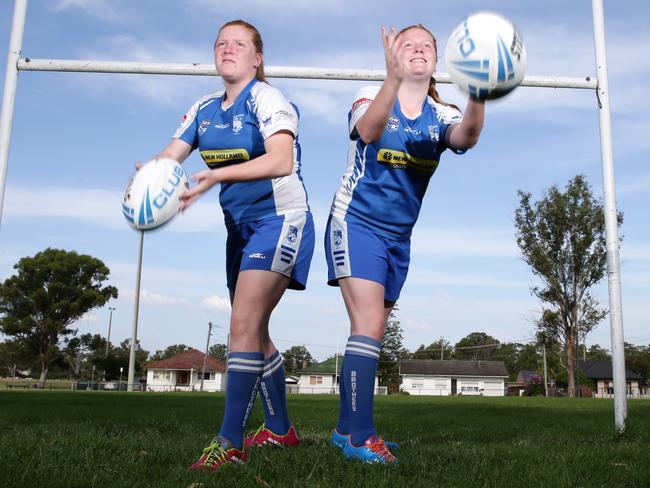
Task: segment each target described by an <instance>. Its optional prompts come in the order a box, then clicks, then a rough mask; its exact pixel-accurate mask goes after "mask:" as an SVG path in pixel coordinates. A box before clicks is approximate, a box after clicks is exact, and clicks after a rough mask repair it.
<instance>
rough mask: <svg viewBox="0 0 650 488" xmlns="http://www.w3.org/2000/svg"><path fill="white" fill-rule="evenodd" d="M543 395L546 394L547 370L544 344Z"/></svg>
mask: <svg viewBox="0 0 650 488" xmlns="http://www.w3.org/2000/svg"><path fill="white" fill-rule="evenodd" d="M543 351H544V396H548V371H547V369H546V346H544V349H543Z"/></svg>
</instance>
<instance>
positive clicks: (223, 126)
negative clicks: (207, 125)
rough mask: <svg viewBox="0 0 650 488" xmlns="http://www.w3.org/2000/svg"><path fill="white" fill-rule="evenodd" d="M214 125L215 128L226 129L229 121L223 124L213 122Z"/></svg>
mask: <svg viewBox="0 0 650 488" xmlns="http://www.w3.org/2000/svg"><path fill="white" fill-rule="evenodd" d="M214 127H215V128H216V129H227V128H228V127H230V122H226V123H225V124H214Z"/></svg>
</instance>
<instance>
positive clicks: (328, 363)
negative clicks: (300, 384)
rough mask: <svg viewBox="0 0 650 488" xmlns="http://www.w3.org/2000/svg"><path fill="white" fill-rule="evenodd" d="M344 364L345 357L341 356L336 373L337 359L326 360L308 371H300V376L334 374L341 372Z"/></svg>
mask: <svg viewBox="0 0 650 488" xmlns="http://www.w3.org/2000/svg"><path fill="white" fill-rule="evenodd" d="M342 364H343V357H341V356H339V364H338V371H336V357H333V358H329V359H326V360H325V361H322V362H320V363H317V364H314V365H313V366H310V367H308V368H306V369H301V370H299V371H298V373H300V374H313V373H320V374H334V373H335V372H338V373H340V372H341V365H342Z"/></svg>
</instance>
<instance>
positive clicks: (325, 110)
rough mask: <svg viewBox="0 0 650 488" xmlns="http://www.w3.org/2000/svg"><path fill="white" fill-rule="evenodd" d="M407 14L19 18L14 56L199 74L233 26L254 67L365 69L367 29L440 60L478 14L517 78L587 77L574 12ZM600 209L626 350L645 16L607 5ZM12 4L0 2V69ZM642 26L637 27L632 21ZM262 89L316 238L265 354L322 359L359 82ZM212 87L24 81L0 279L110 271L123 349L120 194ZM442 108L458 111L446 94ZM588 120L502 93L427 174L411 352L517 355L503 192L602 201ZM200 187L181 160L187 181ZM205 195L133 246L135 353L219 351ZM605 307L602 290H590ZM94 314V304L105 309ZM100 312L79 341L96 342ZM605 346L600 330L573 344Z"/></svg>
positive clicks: (531, 94)
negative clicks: (504, 33) (607, 108)
mask: <svg viewBox="0 0 650 488" xmlns="http://www.w3.org/2000/svg"><path fill="white" fill-rule="evenodd" d="M433 5H434V3H433V2H426V1H410V2H406V3H402V4H401V5H398V3H397V2H388V1H374V2H356V3H355V2H352V3H351V2H344V1H342V0H334V1H330V2H325V3H314V2H312V1H307V0H294V1H288V0H274V1H266V0H259V1H254V0H237V1H235V0H220V1H218V2H217V1H214V0H178V1H174V2H171V1H154V0H142V1H138V2H132V1H127V0H111V1H108V0H52V1H45V0H31V1H30V4H29V9H28V14H27V23H26V28H25V37H24V42H23V56H26V57H32V58H61V59H102V60H113V61H151V62H172V63H191V62H199V63H211V62H212V43H213V41H214V36H215V34H216V31H217V29H218V27H219V26H220V25H221V24H223V23H224V22H225V21H227V20H231V19H234V18H243V19H245V20H248V21H249V22H252V23H253V24H255V25H256V26H257V27H258V28H259V30H260V31H261V33H262V36H263V38H264V42H265V51H266V52H265V63H266V65H267V66H317V67H336V68H362V69H365V68H383V67H384V66H383V53H382V49H381V41H380V37H379V28H380V25H382V24H388V25H395V26H397V27H403V26H405V25H409V24H412V23H417V22H421V23H423V24H425V25H426V26H428V27H429V28H430V29H431V30H432V31H433V32H434V33H435V34H436V36H437V38H438V44H439V46H438V50H439V55H440V56H441V59H440V60H439V63H438V70H439V71H445V68H444V57H443V56H442V54H443V53H444V46H445V44H446V40H447V38H448V36H449V34H450V33H451V31H452V30H453V28H454V27H455V26H456V25H457V24H458V23H459V22H460V21H461V20H462V19H463V18H464V17H465V16H467V15H468V14H470V13H472V12H475V11H477V10H482V9H490V10H494V11H497V12H500V13H502V14H504V15H505V16H507V17H509V18H510V19H511V20H513V21H514V22H515V23H516V24H517V26H518V28H519V29H520V31H521V33H522V34H523V37H524V41H525V43H526V47H527V50H528V74H531V75H555V76H572V77H584V76H594V75H595V60H594V49H593V27H592V17H591V2H589V1H586V0H583V1H580V2H566V1H563V2H560V1H555V0H552V1H551V0H548V1H547V0H542V1H539V2H521V1H500V2H479V1H476V0H474V1H464V0H455V1H437V2H435V9H434V8H433ZM605 7H606V10H605V22H606V36H607V50H608V51H607V52H608V67H609V76H610V78H609V80H610V92H611V93H610V98H611V103H612V110H613V119H612V122H613V136H614V140H613V146H614V159H615V164H616V184H617V203H618V208H619V210H621V211H623V212H624V213H625V224H624V226H623V228H622V234H623V235H624V238H625V240H624V244H623V247H622V250H621V263H622V270H621V273H622V290H623V320H624V328H625V335H626V340H628V341H630V342H633V343H637V344H648V343H650V329H649V327H648V325H649V319H648V316H650V313H649V312H650V305H648V304H649V303H650V225H649V224H650V222H649V220H650V217H649V212H648V209H649V208H650V206H649V205H648V196H649V195H650V169H648V165H647V154H648V152H649V150H650V137H648V128H649V127H650V123H649V122H650V115H649V114H650V102H649V97H648V95H647V87H648V83H647V79H648V75H650V64H649V63H648V62H647V51H648V48H650V34H649V33H648V30H647V28H646V24H645V22H644V21H643V20H642V19H644V18H647V17H648V14H650V12H649V11H650V7H649V6H648V4H647V3H646V2H641V1H626V2H606V5H605ZM12 11H13V2H11V1H8V0H7V1H3V2H0V66H2V67H3V68H4V66H5V63H6V52H7V47H8V41H9V32H10V28H11V16H12ZM643 11H646V13H645V14H643ZM270 82H271V83H272V84H273V85H275V86H278V87H279V88H280V89H282V90H283V91H284V92H285V94H286V95H287V96H288V97H289V98H291V99H292V100H293V101H294V102H296V103H297V104H298V106H299V107H300V109H301V113H302V118H301V124H300V140H301V144H302V149H303V176H304V179H305V182H306V186H307V190H308V192H309V197H310V203H311V205H312V210H313V212H314V216H315V221H316V226H317V247H316V252H315V255H314V260H313V263H312V270H311V274H310V278H309V282H308V290H307V291H306V292H291V291H290V292H288V293H287V294H286V295H285V297H284V299H283V301H282V303H281V304H280V306H279V307H278V308H277V309H276V312H275V314H274V316H273V318H272V320H271V327H272V335H273V337H274V338H275V339H276V343H277V346H278V348H279V349H280V350H285V349H287V348H288V347H290V346H292V345H295V344H305V345H307V347H308V349H309V350H310V351H311V352H312V354H313V355H314V356H315V357H316V358H318V359H323V358H325V357H327V356H329V355H331V354H333V353H334V352H335V350H336V343H337V338H338V342H339V344H341V345H342V344H344V342H345V339H346V337H347V335H348V322H347V316H346V313H345V308H344V306H343V302H342V300H341V297H340V293H339V291H338V289H335V288H330V287H328V286H327V285H326V284H325V281H326V266H325V258H324V254H323V249H322V236H323V229H324V227H325V221H326V218H327V214H328V210H329V205H330V202H331V199H332V196H333V194H334V191H335V190H336V188H337V185H338V183H339V181H340V177H341V175H342V174H343V171H344V168H345V164H346V161H345V159H346V152H347V141H346V118H347V112H348V110H349V106H350V103H351V102H352V100H353V97H354V93H355V91H356V90H357V89H358V88H359V87H361V86H363V85H364V84H366V83H364V82H341V81H314V80H279V79H271V80H270ZM218 86H219V79H218V78H211V77H182V76H143V75H108V74H107V75H103V74H70V73H65V74H64V73H42V72H22V73H21V74H20V76H19V85H18V93H17V99H16V111H15V118H14V125H13V140H12V146H11V151H10V160H9V171H8V176H7V189H6V195H5V207H4V215H3V220H2V224H1V227H0V249H1V252H0V279H1V280H4V279H6V278H7V277H9V276H10V275H11V274H12V272H13V270H12V266H13V264H14V263H15V262H16V261H17V260H18V259H19V258H20V257H23V256H27V255H33V254H35V253H36V252H38V251H40V250H42V249H44V248H46V247H48V246H50V247H57V248H63V249H68V250H72V249H74V250H76V251H78V252H82V253H88V254H91V255H94V256H96V257H98V258H100V259H102V260H103V261H104V262H105V263H106V264H107V265H108V266H109V268H110V269H111V283H112V284H113V285H115V286H117V287H118V288H119V290H120V297H119V299H118V300H116V301H114V302H112V303H110V304H109V305H110V306H115V307H116V311H115V312H114V314H113V329H112V334H111V338H112V339H114V340H122V339H124V338H125V337H128V336H130V330H131V321H132V315H133V293H134V292H133V290H134V285H135V265H136V257H137V245H138V236H137V233H136V232H134V231H132V230H131V229H130V228H129V227H128V226H127V225H126V223H125V222H124V220H123V217H122V215H121V210H120V198H121V193H122V190H123V188H124V186H125V184H126V182H127V180H128V177H129V175H130V174H131V172H132V171H133V164H134V163H135V162H136V161H143V160H147V159H148V158H150V157H151V156H152V155H153V154H155V153H156V152H157V151H158V150H159V149H160V148H162V147H163V146H164V145H165V144H166V143H167V142H168V141H169V139H170V137H171V136H172V134H173V133H174V131H175V129H176V127H177V125H178V123H179V121H180V117H181V116H182V115H183V114H184V112H185V111H186V109H187V108H188V107H189V106H190V105H191V104H192V103H193V102H194V101H195V100H196V99H198V98H199V97H200V96H201V95H203V94H206V93H210V92H212V91H214V89H215V88H216V87H218ZM439 91H440V94H441V96H442V97H443V99H446V100H448V101H451V102H454V103H457V104H460V105H461V106H462V107H464V105H465V101H464V98H463V97H462V95H461V94H460V93H459V91H458V90H457V89H456V88H455V87H454V86H451V85H441V86H440V89H439ZM598 134H599V130H598V114H597V109H596V98H595V94H594V92H592V91H585V90H553V89H541V88H520V89H518V90H517V91H515V93H513V94H512V95H510V96H508V97H506V98H504V99H502V100H500V101H495V102H491V103H489V104H488V107H487V117H486V125H485V129H484V131H483V134H482V136H481V140H480V141H479V144H478V145H477V146H476V147H475V148H474V149H473V150H472V151H470V152H469V153H468V154H466V155H464V156H455V155H453V154H451V153H446V154H445V155H443V159H442V161H441V164H440V166H439V169H438V171H437V173H436V174H435V175H434V177H433V178H432V181H431V184H430V186H429V191H428V194H427V196H426V198H425V202H424V205H423V208H422V212H421V216H420V219H419V222H418V224H417V226H416V228H415V232H414V234H413V247H412V261H411V270H410V273H409V278H408V280H407V283H406V286H405V288H404V290H403V293H402V297H401V299H400V301H399V307H400V311H399V313H398V317H399V319H400V321H401V325H402V328H403V330H404V342H405V345H406V346H407V347H408V348H410V349H415V348H417V347H418V346H419V345H420V344H429V343H431V342H433V341H434V340H437V339H438V338H439V337H441V336H444V337H445V339H447V340H449V341H451V342H452V343H454V342H456V341H458V340H459V339H460V338H462V337H463V336H465V335H467V334H468V333H470V332H473V331H484V332H487V333H488V334H491V335H493V336H494V337H496V338H498V339H499V340H501V341H528V340H530V339H531V338H532V337H533V335H534V320H535V318H536V317H537V316H538V314H539V311H540V309H541V306H540V304H539V303H537V301H536V300H535V299H534V298H533V297H531V295H530V291H529V289H530V287H531V286H532V285H534V284H536V281H535V279H534V277H533V276H532V274H531V272H530V271H529V269H528V268H527V266H526V265H525V264H524V263H523V261H522V259H521V257H520V255H519V251H518V249H517V247H516V244H515V240H514V227H513V215H514V210H515V208H516V205H517V197H516V195H517V190H519V189H521V190H524V191H528V192H531V193H533V195H534V196H535V197H539V196H540V195H541V192H542V191H543V190H545V189H546V188H548V187H549V186H550V185H553V184H559V185H561V186H564V185H565V184H566V183H567V182H568V181H569V179H571V178H572V177H573V176H575V175H576V174H578V173H583V174H586V175H587V177H588V179H589V181H590V183H591V184H592V187H593V190H594V193H595V194H596V195H598V196H601V195H602V178H601V163H600V146H599V137H598ZM186 168H187V169H188V171H189V172H190V173H193V172H195V171H198V170H200V169H202V162H201V160H200V158H199V156H198V155H196V154H193V155H191V156H190V158H189V159H188V161H187V162H186ZM217 193H218V192H217V191H216V190H214V191H213V192H212V193H210V194H209V195H207V196H206V197H204V198H203V199H202V200H201V201H200V202H199V203H198V204H196V205H195V206H194V207H192V208H191V209H190V210H189V211H188V212H187V213H186V214H185V215H182V216H180V217H179V218H178V219H176V220H175V221H174V222H173V223H172V224H170V226H168V227H166V228H164V229H162V230H160V231H156V232H149V233H147V235H146V236H145V251H144V267H143V276H142V292H141V293H142V295H141V309H140V323H139V334H138V335H139V338H140V339H141V341H142V343H143V346H144V347H145V348H146V349H149V350H152V351H153V350H155V349H160V348H163V347H165V346H167V345H170V344H174V343H185V344H188V345H191V346H194V347H197V348H199V349H203V348H204V347H205V338H206V333H207V322H208V321H209V320H212V321H213V322H214V323H215V324H218V325H219V328H218V329H217V330H216V334H215V336H213V342H215V341H218V342H224V341H225V335H226V330H227V322H228V315H229V307H228V302H227V299H226V297H227V289H226V286H225V271H224V261H225V258H224V241H225V229H224V227H223V218H222V214H221V210H220V208H219V205H218V195H217ZM596 294H597V295H598V296H599V297H600V299H601V300H602V301H603V302H606V300H607V287H606V282H603V283H602V285H601V286H599V287H598V289H597V290H596ZM107 307H108V305H107ZM108 316H109V313H108V309H107V308H103V309H98V310H93V311H92V312H91V313H89V314H88V316H87V317H85V318H84V319H82V320H81V321H80V322H79V324H78V325H79V330H80V332H81V333H85V332H92V333H101V334H105V333H106V331H107V328H108ZM587 343H588V344H590V343H599V344H601V345H603V346H606V347H609V344H610V332H609V320H606V321H604V322H603V323H602V324H601V325H600V326H599V327H598V328H597V329H596V330H595V331H594V332H593V333H591V334H590V335H589V337H588V338H587Z"/></svg>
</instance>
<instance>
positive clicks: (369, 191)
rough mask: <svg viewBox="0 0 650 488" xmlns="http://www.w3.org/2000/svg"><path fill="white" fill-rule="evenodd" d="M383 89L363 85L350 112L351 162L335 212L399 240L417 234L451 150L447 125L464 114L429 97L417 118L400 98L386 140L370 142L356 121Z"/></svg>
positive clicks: (349, 158) (337, 197) (457, 120)
mask: <svg viewBox="0 0 650 488" xmlns="http://www.w3.org/2000/svg"><path fill="white" fill-rule="evenodd" d="M378 91H379V87H378V86H369V87H365V88H362V89H361V90H360V91H359V92H358V93H357V95H356V97H355V102H354V104H353V105H352V110H351V111H350V113H349V114H348V124H349V131H350V146H349V150H348V166H347V170H346V172H345V175H343V179H342V182H341V186H340V187H339V190H338V191H337V193H336V195H335V196H334V202H333V203H332V215H334V216H335V217H338V218H340V219H343V220H345V221H347V222H352V223H357V224H361V225H364V226H366V227H368V228H369V229H371V230H372V231H373V232H376V233H377V234H379V235H381V236H384V237H387V238H389V239H392V240H397V241H399V240H405V239H408V238H409V237H410V236H411V230H412V229H413V225H415V221H416V220H417V218H418V214H419V213H420V207H421V206H422V198H423V197H424V193H425V192H426V189H427V186H428V184H429V179H430V178H431V175H432V174H433V173H434V171H435V170H436V168H437V167H438V161H439V159H440V155H441V154H442V152H443V151H444V150H445V149H447V145H446V144H445V142H444V141H445V134H446V132H447V129H448V128H449V126H450V125H451V124H457V123H460V122H461V120H462V114H461V113H460V112H459V111H458V110H456V109H455V108H453V107H448V106H446V105H442V104H440V103H437V102H435V101H434V100H433V99H432V98H431V97H427V98H426V100H425V102H424V105H423V107H422V113H421V114H420V115H419V116H418V117H417V118H416V119H415V120H411V119H408V118H406V117H405V116H404V115H403V114H402V111H401V110H400V105H399V100H396V101H395V105H394V106H393V110H392V111H391V113H390V115H389V117H388V123H387V124H386V129H385V130H384V133H383V134H382V136H381V138H380V139H379V140H378V141H375V142H373V143H372V144H366V143H364V142H363V141H362V140H361V138H360V137H359V135H358V134H357V132H356V124H357V122H358V121H359V119H360V118H361V116H362V115H363V114H364V113H365V112H366V110H367V109H368V106H369V105H370V103H371V102H372V101H373V100H374V98H375V96H376V95H377V92H378ZM454 152H457V153H462V152H464V151H454Z"/></svg>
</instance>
